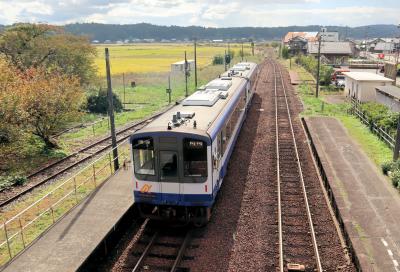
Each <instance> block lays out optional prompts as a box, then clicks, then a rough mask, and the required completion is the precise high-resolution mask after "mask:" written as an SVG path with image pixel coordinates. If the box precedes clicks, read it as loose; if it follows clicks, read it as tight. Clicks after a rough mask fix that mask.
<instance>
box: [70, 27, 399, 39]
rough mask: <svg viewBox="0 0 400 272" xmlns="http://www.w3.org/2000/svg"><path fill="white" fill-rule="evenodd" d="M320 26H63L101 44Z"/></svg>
mask: <svg viewBox="0 0 400 272" xmlns="http://www.w3.org/2000/svg"><path fill="white" fill-rule="evenodd" d="M327 28H328V31H339V34H340V37H348V38H353V39H364V38H365V37H366V36H367V37H368V38H372V37H374V38H382V37H393V36H399V34H398V33H399V30H398V28H397V26H396V25H370V26H361V27H342V26H327ZM320 29H321V26H317V25H311V26H287V27H229V28H208V27H200V26H188V27H180V26H158V25H152V24H146V23H141V24H131V25H112V24H97V23H85V24H81V23H77V24H69V25H66V26H65V30H66V31H68V32H71V33H74V34H80V35H88V36H89V37H90V38H91V39H92V40H98V41H100V42H104V41H105V40H110V41H117V40H125V39H155V40H161V39H168V40H170V39H177V40H184V39H190V40H191V39H192V38H194V37H196V38H198V39H211V40H212V39H241V38H246V39H249V38H252V39H264V40H279V39H281V37H282V36H284V35H285V34H286V33H287V32H289V31H318V30H320Z"/></svg>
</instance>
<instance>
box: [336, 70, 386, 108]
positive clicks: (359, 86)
mask: <svg viewBox="0 0 400 272" xmlns="http://www.w3.org/2000/svg"><path fill="white" fill-rule="evenodd" d="M343 74H344V76H345V89H344V91H345V94H346V95H347V96H350V97H352V98H355V99H357V100H358V101H360V102H368V101H376V91H375V88H376V87H379V86H389V85H392V82H393V80H392V79H390V78H386V77H383V76H381V75H377V74H373V73H368V72H345V73H343Z"/></svg>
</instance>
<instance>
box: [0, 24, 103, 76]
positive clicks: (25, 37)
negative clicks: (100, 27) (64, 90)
mask: <svg viewBox="0 0 400 272" xmlns="http://www.w3.org/2000/svg"><path fill="white" fill-rule="evenodd" d="M0 54H2V55H3V56H4V57H5V58H6V59H7V60H8V61H9V62H10V63H11V64H12V65H14V66H15V67H17V68H18V69H19V70H20V71H25V70H27V69H30V68H40V67H42V68H44V69H45V70H47V71H56V72H61V73H63V74H66V75H70V76H77V77H78V78H79V80H80V83H81V84H89V83H90V82H91V80H92V79H93V78H94V77H95V75H96V68H95V66H94V57H95V55H96V49H95V48H94V47H93V46H92V45H91V44H90V43H89V40H88V39H87V37H83V36H75V35H72V34H67V33H65V32H64V31H63V29H62V28H61V27H57V26H51V25H46V24H16V25H13V26H11V27H8V28H6V29H5V31H4V32H3V33H2V34H1V36H0Z"/></svg>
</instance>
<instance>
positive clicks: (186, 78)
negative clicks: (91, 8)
mask: <svg viewBox="0 0 400 272" xmlns="http://www.w3.org/2000/svg"><path fill="white" fill-rule="evenodd" d="M184 68H185V96H186V97H188V95H189V94H188V75H189V73H188V62H187V58H186V51H185V67H184Z"/></svg>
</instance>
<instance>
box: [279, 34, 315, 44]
mask: <svg viewBox="0 0 400 272" xmlns="http://www.w3.org/2000/svg"><path fill="white" fill-rule="evenodd" d="M317 36H318V32H288V33H287V34H286V35H285V37H284V38H283V42H284V43H288V42H289V41H290V40H291V39H293V38H295V37H302V38H305V39H307V40H308V41H309V42H314V41H316V40H317V39H318V37H317Z"/></svg>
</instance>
